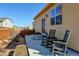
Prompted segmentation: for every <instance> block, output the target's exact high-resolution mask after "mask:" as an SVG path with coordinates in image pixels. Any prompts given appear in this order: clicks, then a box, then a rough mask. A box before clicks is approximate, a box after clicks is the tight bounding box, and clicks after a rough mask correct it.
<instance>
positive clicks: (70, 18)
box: [35, 4, 79, 51]
mask: <svg viewBox="0 0 79 59" xmlns="http://www.w3.org/2000/svg"><path fill="white" fill-rule="evenodd" d="M51 9H53V7H52V8H50V9H49V10H48V11H46V12H45V13H44V14H42V15H41V16H40V17H38V18H37V19H36V20H35V22H36V23H35V31H36V32H41V19H42V17H45V14H48V15H49V16H48V18H45V20H46V21H45V22H46V23H45V26H46V27H45V29H46V31H47V32H49V30H50V29H56V36H57V37H58V38H60V39H62V38H63V36H64V32H65V30H66V29H69V30H71V35H70V40H69V45H68V46H69V47H70V48H73V49H75V50H77V51H79V46H78V45H79V4H63V7H62V25H56V26H53V25H52V26H51V21H50V11H51Z"/></svg>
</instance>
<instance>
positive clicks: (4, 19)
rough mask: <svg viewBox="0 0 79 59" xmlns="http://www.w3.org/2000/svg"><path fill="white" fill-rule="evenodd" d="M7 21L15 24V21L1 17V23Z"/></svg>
mask: <svg viewBox="0 0 79 59" xmlns="http://www.w3.org/2000/svg"><path fill="white" fill-rule="evenodd" d="M6 20H10V21H11V22H12V23H13V21H12V20H11V19H10V18H7V17H1V18H0V22H4V21H6Z"/></svg>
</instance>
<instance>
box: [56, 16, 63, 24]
mask: <svg viewBox="0 0 79 59" xmlns="http://www.w3.org/2000/svg"><path fill="white" fill-rule="evenodd" d="M56 24H57V25H58V24H62V15H59V16H56Z"/></svg>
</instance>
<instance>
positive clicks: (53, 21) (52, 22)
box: [51, 17, 55, 25]
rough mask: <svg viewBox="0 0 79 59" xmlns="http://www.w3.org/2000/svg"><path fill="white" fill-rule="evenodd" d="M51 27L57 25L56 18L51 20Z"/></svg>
mask: <svg viewBox="0 0 79 59" xmlns="http://www.w3.org/2000/svg"><path fill="white" fill-rule="evenodd" d="M51 25H55V17H52V18H51Z"/></svg>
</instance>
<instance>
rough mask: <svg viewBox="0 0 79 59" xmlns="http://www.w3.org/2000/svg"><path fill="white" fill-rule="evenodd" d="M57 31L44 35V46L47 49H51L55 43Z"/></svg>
mask: <svg viewBox="0 0 79 59" xmlns="http://www.w3.org/2000/svg"><path fill="white" fill-rule="evenodd" d="M55 32H56V30H50V32H49V35H43V37H42V44H43V45H44V46H46V47H49V46H50V45H51V43H52V41H53V37H54V36H55Z"/></svg>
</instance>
